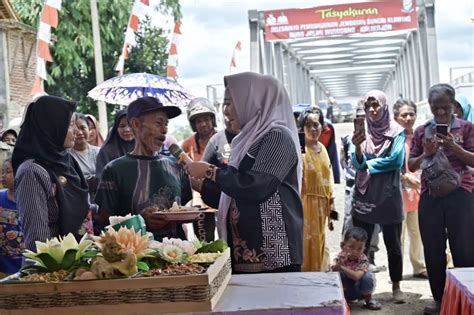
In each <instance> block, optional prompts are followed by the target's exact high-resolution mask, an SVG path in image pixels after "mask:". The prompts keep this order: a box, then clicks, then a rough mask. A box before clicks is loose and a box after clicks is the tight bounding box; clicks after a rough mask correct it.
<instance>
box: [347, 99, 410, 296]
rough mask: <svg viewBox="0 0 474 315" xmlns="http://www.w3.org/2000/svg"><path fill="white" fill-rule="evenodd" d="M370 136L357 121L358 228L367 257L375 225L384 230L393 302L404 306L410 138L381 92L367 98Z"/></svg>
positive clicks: (355, 205)
mask: <svg viewBox="0 0 474 315" xmlns="http://www.w3.org/2000/svg"><path fill="white" fill-rule="evenodd" d="M364 111H365V114H366V117H367V118H368V119H367V120H366V123H367V131H365V128H363V126H364V125H363V124H360V122H359V121H358V120H356V121H355V128H356V130H355V132H354V136H353V137H352V143H353V144H354V146H352V147H351V149H350V150H351V154H352V155H351V158H352V163H353V165H354V168H355V169H356V177H355V188H354V195H353V201H352V218H353V224H354V226H358V227H361V228H363V229H364V230H365V231H366V232H367V234H368V240H369V241H367V244H366V246H365V248H366V251H367V250H368V248H369V247H370V244H369V242H370V239H371V238H372V234H373V232H374V226H375V224H379V225H380V226H381V228H382V232H383V239H384V242H385V246H386V247H387V254H388V269H389V273H390V279H391V280H392V292H393V300H394V302H395V303H404V302H405V296H404V294H403V292H402V291H401V289H400V281H401V280H402V273H403V256H402V250H401V241H400V236H401V232H402V222H403V202H402V194H401V188H400V169H401V167H402V166H403V161H404V157H405V132H404V129H403V127H402V126H400V125H399V124H398V123H397V122H395V120H393V119H392V118H391V117H390V113H389V109H388V105H387V98H386V96H385V94H384V93H383V92H382V91H377V90H374V91H370V92H369V93H367V95H366V96H365V98H364Z"/></svg>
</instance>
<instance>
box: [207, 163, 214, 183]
mask: <svg viewBox="0 0 474 315" xmlns="http://www.w3.org/2000/svg"><path fill="white" fill-rule="evenodd" d="M215 173H216V166H215V165H212V164H211V165H209V168H208V169H207V170H206V178H207V179H210V180H212V179H213V177H214V174H215Z"/></svg>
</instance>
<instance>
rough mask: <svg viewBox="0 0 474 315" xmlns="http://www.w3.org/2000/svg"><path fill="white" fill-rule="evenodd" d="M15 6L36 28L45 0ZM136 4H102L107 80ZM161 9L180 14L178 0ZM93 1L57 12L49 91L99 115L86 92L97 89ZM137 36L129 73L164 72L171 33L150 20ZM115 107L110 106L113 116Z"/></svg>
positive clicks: (18, 1) (119, 0)
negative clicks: (57, 23)
mask: <svg viewBox="0 0 474 315" xmlns="http://www.w3.org/2000/svg"><path fill="white" fill-rule="evenodd" d="M11 2H12V4H13V7H14V8H15V10H16V12H17V13H18V15H19V16H20V18H21V19H22V21H23V22H24V23H25V24H28V25H31V26H33V27H35V28H36V27H38V22H39V18H40V15H41V8H42V5H43V3H44V1H43V0H11ZM132 5H133V1H132V0H127V1H124V0H107V1H105V0H99V1H98V3H97V6H98V12H99V28H100V35H101V46H102V60H103V69H104V78H105V79H108V78H111V77H114V76H115V75H116V74H115V72H114V68H115V64H116V63H117V61H118V57H119V55H120V53H121V51H122V46H123V42H124V38H125V30H126V28H127V24H128V19H129V17H130V12H131V9H132ZM156 10H157V11H159V12H161V13H163V14H166V15H172V16H173V18H174V19H179V18H180V16H181V11H180V4H179V0H162V1H160V6H158V7H157V8H156ZM90 12H91V9H90V1H87V0H79V1H63V3H62V9H61V11H60V12H59V25H58V28H57V29H56V30H54V31H53V40H55V42H54V45H53V46H51V54H52V55H53V59H54V62H53V63H48V69H47V70H48V74H49V78H48V82H46V85H45V90H46V92H47V93H49V94H52V95H59V96H62V97H66V98H69V99H72V100H75V101H77V102H78V105H79V106H78V110H79V111H81V112H85V113H91V114H94V115H97V112H98V110H97V106H96V103H95V101H93V100H92V99H90V98H88V97H87V92H88V91H89V90H91V89H92V88H94V87H95V86H96V79H95V66H94V46H93V38H92V24H91V13H90ZM141 26H142V27H141V28H140V30H139V32H138V37H137V42H138V46H137V47H134V48H133V49H132V51H131V52H130V54H129V58H130V59H129V60H127V61H126V63H125V66H126V67H125V73H127V72H128V73H130V72H132V71H133V72H151V73H161V74H162V73H164V72H165V71H166V60H167V58H168V54H167V49H166V47H167V44H168V39H167V37H168V35H169V32H163V30H162V29H160V28H158V27H156V26H154V25H152V22H151V21H150V20H149V19H148V20H146V21H145V22H144V23H142V24H141ZM116 109H117V108H116V107H115V106H108V108H107V112H108V113H109V115H110V118H109V120H111V116H112V115H113V112H114V111H115V110H116Z"/></svg>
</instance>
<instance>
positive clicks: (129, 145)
mask: <svg viewBox="0 0 474 315" xmlns="http://www.w3.org/2000/svg"><path fill="white" fill-rule="evenodd" d="M126 115H127V111H126V110H121V111H119V112H118V113H117V114H116V115H115V120H114V125H113V127H112V129H111V130H110V132H109V134H108V135H107V139H106V140H105V142H104V145H103V146H102V147H101V148H100V151H99V154H98V155H97V162H96V170H95V172H96V177H97V178H100V176H101V175H102V171H103V170H104V167H105V165H107V163H109V162H110V161H112V160H115V159H116V158H119V157H121V156H124V155H125V154H127V153H129V152H131V151H132V150H133V148H134V147H135V140H132V141H125V140H123V139H122V138H121V137H120V135H119V133H118V127H119V125H120V119H122V117H125V116H126Z"/></svg>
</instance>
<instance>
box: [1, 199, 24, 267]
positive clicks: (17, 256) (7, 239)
mask: <svg viewBox="0 0 474 315" xmlns="http://www.w3.org/2000/svg"><path fill="white" fill-rule="evenodd" d="M24 249H25V246H24V244H23V233H22V232H21V229H20V223H19V222H18V211H17V209H16V203H15V202H13V201H10V200H9V199H8V198H7V190H2V191H0V272H3V273H7V274H12V273H15V272H17V271H18V270H19V269H20V267H21V262H22V255H21V253H22V251H23V250H24Z"/></svg>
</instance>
